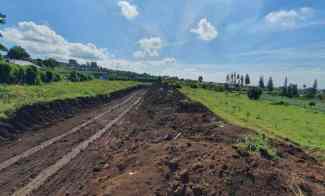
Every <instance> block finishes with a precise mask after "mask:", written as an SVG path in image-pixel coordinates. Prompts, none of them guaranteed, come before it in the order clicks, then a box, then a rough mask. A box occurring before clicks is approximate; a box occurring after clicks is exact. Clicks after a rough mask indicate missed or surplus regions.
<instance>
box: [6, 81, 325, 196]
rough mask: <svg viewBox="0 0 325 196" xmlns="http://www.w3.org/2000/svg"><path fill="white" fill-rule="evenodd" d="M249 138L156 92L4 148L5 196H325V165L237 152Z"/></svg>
mask: <svg viewBox="0 0 325 196" xmlns="http://www.w3.org/2000/svg"><path fill="white" fill-rule="evenodd" d="M96 117H97V118H96ZM94 118H95V119H94ZM74 127H77V128H75V129H73V128H74ZM249 133H252V131H251V130H248V129H243V128H240V127H238V126H234V125H230V124H228V123H226V122H224V121H223V120H222V119H220V118H219V117H217V116H215V115H213V114H212V113H211V112H209V111H208V110H207V109H206V108H204V107H203V106H201V105H200V104H197V103H193V102H190V101H189V100H187V99H186V98H185V97H184V96H183V95H181V94H180V93H179V92H178V91H177V90H176V89H174V88H171V87H167V86H155V87H152V88H151V89H149V90H148V91H146V92H145V91H136V92H135V93H133V94H130V95H128V96H126V97H124V98H122V99H118V100H115V101H113V102H111V103H110V104H108V105H106V106H103V107H100V108H96V109H93V110H90V111H89V112H85V113H81V114H80V115H78V116H76V117H74V118H71V119H68V120H65V121H63V122H61V123H59V124H56V125H54V126H51V127H48V128H47V129H45V130H42V131H41V132H36V133H34V134H33V135H31V134H30V133H29V134H28V133H26V135H23V136H22V137H21V139H20V140H19V141H16V142H12V143H8V144H5V145H1V146H0V149H1V150H0V195H20V196H21V195H36V196H45V195H59V196H61V195H73V196H75V195H76V196H79V195H102V196H104V195H105V196H111V195H112V196H115V195H117V196H120V195H121V196H124V195H132V196H133V195H134V196H137V195H141V196H152V195H156V196H160V195H161V196H166V195H167V196H169V195H170V196H174V195H175V196H183V195H184V196H186V195H188V196H200V195H221V196H228V195H229V196H235V195H239V196H246V195H272V196H273V195H274V196H278V195H280V196H287V195H289V196H290V195H292V196H297V195H305V196H309V195H316V196H318V195H319V196H324V195H325V168H324V167H323V166H322V165H321V164H319V163H318V162H317V161H316V160H314V159H313V158H312V157H310V156H309V155H307V154H306V153H304V152H303V151H302V150H300V149H299V148H296V147H294V146H292V145H290V144H286V143H281V142H277V141H274V146H275V148H277V151H278V153H279V159H276V160H270V159H268V158H267V157H265V156H261V155H260V154H249V153H247V152H243V151H241V150H239V149H238V148H236V144H237V143H238V140H239V139H241V138H243V137H244V136H245V135H247V134H249ZM62 134H64V135H63V136H62ZM44 144H45V145H44ZM30 149H34V150H30ZM8 160H9V161H8ZM6 161H7V162H6Z"/></svg>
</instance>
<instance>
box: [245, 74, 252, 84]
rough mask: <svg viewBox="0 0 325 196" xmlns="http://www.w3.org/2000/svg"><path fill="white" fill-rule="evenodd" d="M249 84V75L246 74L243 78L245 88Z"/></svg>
mask: <svg viewBox="0 0 325 196" xmlns="http://www.w3.org/2000/svg"><path fill="white" fill-rule="evenodd" d="M250 83H251V79H250V77H249V75H248V74H246V76H245V85H246V86H247V85H250Z"/></svg>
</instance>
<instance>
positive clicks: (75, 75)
mask: <svg viewBox="0 0 325 196" xmlns="http://www.w3.org/2000/svg"><path fill="white" fill-rule="evenodd" d="M68 79H69V80H70V81H71V82H79V81H80V78H79V74H78V72H76V71H72V72H71V73H70V74H69V77H68Z"/></svg>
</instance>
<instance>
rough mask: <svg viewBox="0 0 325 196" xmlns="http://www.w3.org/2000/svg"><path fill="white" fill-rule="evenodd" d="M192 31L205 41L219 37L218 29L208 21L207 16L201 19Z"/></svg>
mask: <svg viewBox="0 0 325 196" xmlns="http://www.w3.org/2000/svg"><path fill="white" fill-rule="evenodd" d="M191 32H192V33H195V34H197V35H198V38H199V39H201V40H204V41H212V40H214V39H216V38H217V37H218V34H219V33H218V31H217V29H216V28H215V27H214V26H213V25H212V24H211V23H210V22H209V21H208V19H207V18H203V19H201V20H200V21H199V23H198V25H197V27H196V28H194V29H191Z"/></svg>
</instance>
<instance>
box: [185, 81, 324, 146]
mask: <svg viewBox="0 0 325 196" xmlns="http://www.w3.org/2000/svg"><path fill="white" fill-rule="evenodd" d="M181 91H182V92H183V93H185V94H186V95H187V96H189V97H190V98H191V99H192V100H195V101H199V102H201V103H203V104H204V105H206V106H207V107H208V108H210V109H211V110H212V111H213V112H214V113H216V114H217V115H219V116H221V117H222V118H224V119H225V120H227V121H228V122H230V123H234V124H237V125H240V126H243V127H248V128H251V129H254V130H256V131H258V132H259V131H262V132H264V133H267V134H270V135H272V136H280V137H281V138H288V139H289V140H291V141H293V142H295V143H297V144H299V145H301V146H302V147H305V148H308V149H316V150H322V151H323V150H325V114H324V113H322V112H320V113H319V112H315V111H312V110H310V109H307V108H303V107H299V106H294V105H289V106H285V105H274V104H272V103H273V102H272V101H268V100H259V101H252V100H249V99H248V98H247V96H246V95H239V94H236V93H228V94H227V93H224V92H215V91H210V90H204V89H192V88H189V87H183V88H182V90H181Z"/></svg>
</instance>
